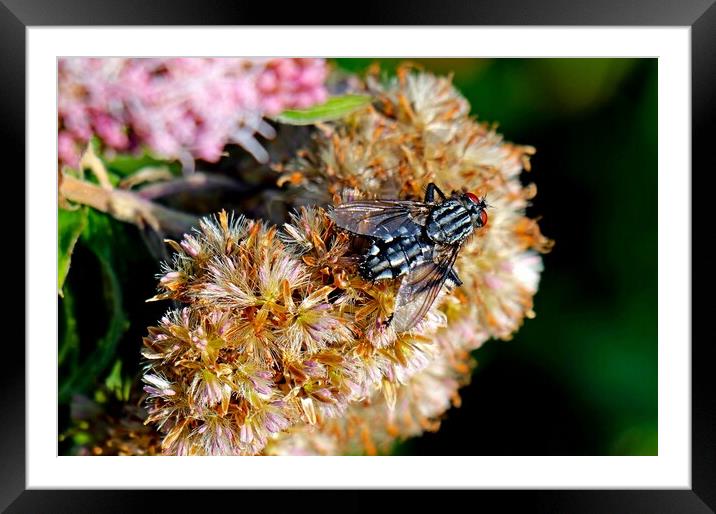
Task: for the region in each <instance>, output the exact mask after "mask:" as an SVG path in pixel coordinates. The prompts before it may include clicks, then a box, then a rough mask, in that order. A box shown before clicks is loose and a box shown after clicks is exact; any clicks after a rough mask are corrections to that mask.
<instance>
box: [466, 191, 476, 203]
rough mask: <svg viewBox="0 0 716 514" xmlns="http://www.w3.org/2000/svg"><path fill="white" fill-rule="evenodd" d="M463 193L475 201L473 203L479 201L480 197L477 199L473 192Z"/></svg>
mask: <svg viewBox="0 0 716 514" xmlns="http://www.w3.org/2000/svg"><path fill="white" fill-rule="evenodd" d="M465 194H466V195H467V197H468V198H469V199H470V200H472V201H473V202H475V203H480V199H479V198H478V197H477V196H476V195H474V194H472V193H465Z"/></svg>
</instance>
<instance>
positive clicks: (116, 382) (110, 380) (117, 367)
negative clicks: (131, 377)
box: [104, 359, 127, 400]
mask: <svg viewBox="0 0 716 514" xmlns="http://www.w3.org/2000/svg"><path fill="white" fill-rule="evenodd" d="M104 385H105V386H107V390H108V391H109V392H110V393H112V394H114V396H115V397H116V398H117V399H118V400H126V399H127V398H125V397H124V383H123V381H122V361H121V359H117V360H116V361H114V366H112V371H111V372H110V373H109V375H108V376H107V378H106V379H105V381H104Z"/></svg>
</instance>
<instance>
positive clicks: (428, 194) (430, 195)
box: [423, 182, 447, 203]
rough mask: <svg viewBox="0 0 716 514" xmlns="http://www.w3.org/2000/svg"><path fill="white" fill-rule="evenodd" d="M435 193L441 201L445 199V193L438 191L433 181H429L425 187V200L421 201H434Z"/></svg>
mask: <svg viewBox="0 0 716 514" xmlns="http://www.w3.org/2000/svg"><path fill="white" fill-rule="evenodd" d="M435 193H437V194H438V196H439V197H440V199H441V200H442V201H443V202H444V201H445V200H447V197H446V196H445V193H443V192H442V191H440V188H439V187H438V186H436V185H435V184H434V183H433V182H430V184H428V187H426V188H425V200H423V201H424V202H426V203H433V202H434V201H435Z"/></svg>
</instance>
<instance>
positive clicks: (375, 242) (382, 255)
mask: <svg viewBox="0 0 716 514" xmlns="http://www.w3.org/2000/svg"><path fill="white" fill-rule="evenodd" d="M436 195H437V197H438V200H437V201H436ZM486 209H487V204H486V203H485V199H484V198H478V197H477V196H476V195H474V194H473V193H461V192H458V191H453V192H452V194H451V195H450V197H447V196H445V194H444V193H443V192H442V191H441V190H440V189H439V188H438V187H437V186H436V185H435V184H433V183H430V184H428V187H427V189H426V191H425V198H424V200H423V201H422V202H417V201H410V200H378V199H376V200H358V201H352V202H347V203H344V204H340V205H338V206H336V207H334V209H333V211H332V212H331V217H332V218H333V220H334V221H335V223H336V225H337V226H338V227H339V228H342V229H344V230H347V231H348V232H352V233H353V234H356V235H360V236H366V237H369V238H370V239H371V246H370V247H369V248H368V250H367V251H366V252H365V253H364V254H363V255H362V258H361V261H360V264H359V266H358V272H359V273H360V275H361V276H362V277H363V278H364V279H366V280H371V281H377V280H389V279H397V278H399V277H403V278H402V282H401V284H400V288H399V289H398V295H397V297H396V301H395V310H394V312H393V315H392V316H391V318H390V319H389V321H388V323H392V325H393V327H394V328H395V330H396V331H398V332H404V331H406V330H410V329H411V328H412V327H414V326H415V325H417V324H418V323H419V322H420V320H422V319H423V317H424V316H425V314H427V312H428V311H429V310H430V307H431V305H432V304H433V302H434V301H435V298H437V296H438V294H439V292H440V290H441V289H442V286H443V284H444V283H445V282H446V281H448V282H450V283H451V284H453V285H454V286H460V285H462V282H461V281H460V279H459V277H458V276H457V274H456V273H455V270H454V269H453V264H454V263H455V259H456V258H457V255H458V253H459V251H460V248H461V247H462V245H463V244H464V243H465V241H467V239H468V238H469V237H470V236H471V235H472V234H473V233H474V232H475V230H477V229H479V228H482V227H484V226H485V225H486V224H487V210H486Z"/></svg>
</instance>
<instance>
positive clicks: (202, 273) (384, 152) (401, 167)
mask: <svg viewBox="0 0 716 514" xmlns="http://www.w3.org/2000/svg"><path fill="white" fill-rule="evenodd" d="M365 87H366V89H367V90H368V91H369V92H370V93H371V94H373V95H374V97H375V98H376V101H375V102H374V104H373V105H372V106H371V107H368V108H366V109H364V110H361V111H358V112H356V113H354V114H352V115H350V116H349V117H348V118H346V119H344V120H341V121H338V122H334V123H331V124H325V125H322V126H321V127H320V130H319V131H318V132H317V135H316V138H315V141H314V146H313V147H312V148H310V149H308V150H306V151H305V152H302V153H301V155H300V156H299V157H297V158H296V159H295V160H294V161H292V162H291V163H290V164H289V165H288V166H286V167H285V169H284V170H283V175H282V176H281V177H280V178H279V181H280V183H288V184H292V186H290V187H291V188H292V189H291V192H290V194H289V195H288V196H289V197H291V198H299V201H300V199H301V198H303V199H304V201H303V203H315V200H312V201H311V202H309V201H308V199H309V198H310V199H315V198H321V197H322V198H323V200H324V201H325V203H330V201H333V202H340V201H341V200H342V199H343V200H345V199H347V198H352V197H363V198H373V197H383V198H402V199H416V200H421V199H422V196H423V191H424V189H425V187H426V186H427V184H429V183H430V182H434V183H436V184H437V185H438V187H440V188H441V189H443V190H445V191H452V190H466V191H472V192H476V193H478V194H480V195H486V196H487V200H488V203H489V205H490V209H489V223H488V225H487V227H485V228H483V229H480V231H479V232H478V233H477V234H476V235H475V236H473V237H472V239H471V240H470V241H469V242H468V243H467V244H466V245H465V246H464V247H463V248H462V250H461V251H460V255H459V257H458V260H457V262H456V264H455V267H456V270H457V272H458V274H459V276H460V277H461V279H462V281H463V285H462V286H461V287H458V288H455V289H453V290H452V291H451V292H448V291H447V290H444V291H443V293H442V294H441V296H440V297H439V298H438V299H437V301H436V302H435V303H434V304H433V306H432V308H431V309H430V311H429V312H428V314H427V315H426V317H425V318H424V319H423V320H422V321H421V322H420V323H419V324H418V325H417V326H416V327H415V328H414V329H413V330H411V331H410V332H403V333H396V331H395V330H394V329H393V328H392V327H391V325H390V324H388V325H386V323H385V321H386V320H388V319H389V318H390V316H391V314H392V313H393V310H394V306H395V296H396V293H397V289H398V287H399V285H400V280H399V279H398V280H386V281H379V282H376V283H371V282H367V281H365V280H363V279H362V278H360V276H359V275H358V273H357V264H358V260H357V259H358V257H357V256H358V255H359V253H360V248H358V247H357V246H356V245H357V244H358V242H357V241H355V240H353V238H351V237H350V236H349V235H348V234H346V233H344V232H342V231H340V230H339V229H337V228H336V226H335V225H334V224H333V222H332V221H331V220H330V218H329V217H328V216H327V214H326V211H325V210H324V209H322V208H321V207H316V206H306V207H304V208H302V209H300V210H299V212H297V213H296V214H294V215H293V216H292V218H291V220H290V222H289V223H287V224H285V225H284V226H283V227H281V228H280V229H279V228H277V227H270V226H268V225H266V224H264V223H262V222H257V221H249V220H247V219H245V218H243V217H241V216H238V217H235V218H231V217H230V216H228V215H227V214H226V213H224V212H222V213H221V214H220V215H218V217H216V218H215V219H205V220H203V221H202V223H201V227H200V229H199V230H197V231H196V232H195V233H192V234H188V235H186V236H185V237H184V239H183V240H182V241H181V242H179V243H171V244H172V246H173V247H174V249H175V251H176V254H175V257H174V260H173V262H172V264H171V265H167V266H166V269H165V270H164V273H163V276H162V278H161V279H160V284H159V287H160V291H159V294H158V295H157V296H156V297H155V299H172V300H176V301H177V302H179V303H181V304H183V306H181V307H179V308H177V309H174V310H171V311H170V312H169V313H168V314H167V315H166V316H165V317H164V318H163V319H162V321H161V323H160V325H159V326H158V327H153V328H150V329H149V335H148V336H147V337H146V338H145V341H144V352H143V355H144V357H145V359H146V362H147V367H146V372H145V375H144V382H145V384H146V386H145V391H146V393H147V401H146V405H147V408H148V412H149V416H148V418H147V423H148V424H151V425H153V426H155V427H156V428H157V429H158V430H159V431H160V432H161V434H162V445H161V446H162V451H163V452H164V453H166V454H178V455H188V454H191V455H194V454H198V455H252V454H259V453H265V454H306V453H308V454H313V453H317V454H345V453H368V454H373V453H377V452H380V451H386V450H387V449H388V448H389V447H390V445H391V444H392V442H394V441H395V440H396V439H399V438H405V437H410V436H415V435H418V434H420V433H421V432H422V431H424V430H436V429H437V428H438V426H439V420H440V417H441V416H442V415H443V414H444V412H445V411H446V410H447V409H448V408H449V407H450V406H451V405H459V396H458V389H459V388H460V387H461V386H462V385H464V384H466V383H467V382H468V381H469V378H470V373H471V371H472V368H473V366H474V362H473V361H472V359H471V357H470V351H472V350H474V349H476V348H478V347H479V346H480V345H481V344H482V343H483V342H484V341H486V340H487V339H489V338H491V337H496V338H502V339H507V338H509V337H511V335H512V334H513V333H514V332H515V331H516V330H517V329H518V328H519V327H520V325H521V324H522V322H523V320H524V318H525V317H532V316H533V315H534V312H533V304H532V297H533V295H534V294H535V292H536V290H537V286H538V282H539V275H540V272H541V269H542V262H541V258H540V256H539V252H544V251H548V250H549V248H550V246H551V242H550V241H549V240H547V239H546V238H545V237H544V236H542V235H541V233H540V231H539V228H538V226H537V224H536V222H535V221H534V220H531V219H529V218H527V217H526V216H525V208H526V207H527V205H528V201H529V200H530V199H531V198H532V197H533V196H534V194H535V192H536V190H535V187H534V185H530V186H527V187H523V186H522V184H521V182H520V179H519V176H520V174H521V172H522V170H523V169H527V170H529V156H530V155H532V153H533V152H534V149H533V148H531V147H527V146H517V145H513V144H510V143H506V142H504V141H503V139H502V137H501V136H500V135H499V134H497V133H496V132H495V131H494V129H493V128H491V127H489V126H487V125H485V124H479V123H477V122H476V121H474V120H473V119H472V118H470V117H469V115H468V114H469V105H468V103H467V101H466V100H465V99H464V98H463V97H462V96H461V95H460V94H459V93H458V92H457V91H456V90H455V88H454V87H453V86H452V84H451V83H450V81H449V80H448V79H446V78H440V77H435V76H432V75H430V74H425V73H410V72H408V71H407V70H401V72H400V73H399V75H398V77H397V78H396V79H395V80H393V81H390V82H388V83H386V84H380V83H379V82H378V81H377V80H376V79H375V78H369V79H368V81H367V83H366V85H365Z"/></svg>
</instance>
